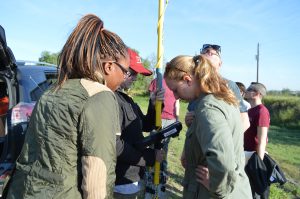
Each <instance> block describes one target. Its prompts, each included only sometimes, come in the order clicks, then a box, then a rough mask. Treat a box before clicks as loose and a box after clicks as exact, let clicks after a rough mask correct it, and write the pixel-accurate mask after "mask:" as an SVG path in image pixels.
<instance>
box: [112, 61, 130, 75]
mask: <svg viewBox="0 0 300 199" xmlns="http://www.w3.org/2000/svg"><path fill="white" fill-rule="evenodd" d="M113 63H115V64H116V65H117V66H118V67H119V68H120V69H121V70H122V72H123V74H124V75H125V76H126V77H129V76H130V75H131V72H129V70H127V69H126V68H125V67H124V66H122V65H121V64H119V63H118V62H113Z"/></svg>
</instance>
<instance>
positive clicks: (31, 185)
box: [7, 79, 120, 199]
mask: <svg viewBox="0 0 300 199" xmlns="http://www.w3.org/2000/svg"><path fill="white" fill-rule="evenodd" d="M118 112H119V110H118V104H117V101H116V98H115V96H114V94H113V92H111V90H109V89H108V88H107V87H106V86H104V85H102V84H99V83H96V82H92V81H89V80H85V79H81V80H80V79H72V80H68V81H67V82H65V84H63V86H62V88H61V89H59V90H57V91H53V90H51V89H50V90H48V91H46V92H45V93H44V94H43V95H42V97H41V98H40V100H39V101H38V103H37V104H36V106H35V108H34V110H33V113H32V116H31V119H30V124H29V127H28V130H27V133H26V138H25V143H24V145H23V148H22V152H21V154H20V157H19V159H18V160H17V166H16V172H15V173H14V175H13V178H12V181H11V185H10V187H9V193H8V197H7V198H14V199H21V198H39V199H41V198H62V199H68V198H70V199H77V198H111V194H112V191H113V186H114V182H115V164H116V134H117V133H119V132H120V125H119V115H118V114H119V113H118Z"/></svg>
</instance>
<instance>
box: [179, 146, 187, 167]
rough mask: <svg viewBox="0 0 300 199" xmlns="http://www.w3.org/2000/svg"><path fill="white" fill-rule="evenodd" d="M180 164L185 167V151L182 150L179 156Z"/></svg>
mask: <svg viewBox="0 0 300 199" xmlns="http://www.w3.org/2000/svg"><path fill="white" fill-rule="evenodd" d="M180 162H181V166H182V167H183V168H186V159H185V151H184V150H183V151H182V153H181V157H180Z"/></svg>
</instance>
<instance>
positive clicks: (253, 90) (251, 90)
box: [246, 88, 257, 92]
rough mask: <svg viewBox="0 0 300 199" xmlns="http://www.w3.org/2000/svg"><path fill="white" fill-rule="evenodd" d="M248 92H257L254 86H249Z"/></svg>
mask: <svg viewBox="0 0 300 199" xmlns="http://www.w3.org/2000/svg"><path fill="white" fill-rule="evenodd" d="M246 91H247V92H257V91H256V90H255V89H253V88H248V89H247V90H246Z"/></svg>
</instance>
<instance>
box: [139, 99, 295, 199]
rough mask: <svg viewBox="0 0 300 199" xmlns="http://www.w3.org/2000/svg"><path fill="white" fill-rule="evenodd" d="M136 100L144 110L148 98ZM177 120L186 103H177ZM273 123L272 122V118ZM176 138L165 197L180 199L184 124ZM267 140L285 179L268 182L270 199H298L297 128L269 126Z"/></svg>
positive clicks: (181, 117) (169, 156) (172, 147)
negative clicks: (178, 105) (178, 107)
mask: <svg viewBox="0 0 300 199" xmlns="http://www.w3.org/2000/svg"><path fill="white" fill-rule="evenodd" d="M134 99H135V101H136V102H137V103H138V104H139V105H140V107H141V108H142V110H143V111H144V112H145V111H146V108H147V106H148V98H147V97H141V96H135V97H134ZM180 105H181V107H180V121H182V122H183V121H184V115H185V112H186V107H187V104H186V103H184V102H181V103H180ZM271 124H272V121H271ZM183 126H184V128H183V130H182V131H181V133H180V136H179V137H177V138H173V139H171V142H170V145H169V153H168V172H169V178H168V185H167V191H168V193H167V194H168V198H174V199H176V198H181V197H182V190H183V188H182V186H181V180H182V178H183V174H184V170H183V168H182V167H181V164H180V161H179V158H180V155H181V151H182V148H183V144H184V139H185V132H186V127H185V125H183ZM268 136H269V143H268V145H267V151H268V152H269V154H270V155H271V157H272V158H273V159H275V160H276V161H277V163H278V164H279V165H280V167H281V168H282V170H283V171H284V173H285V174H286V177H287V178H288V182H287V183H286V184H285V185H283V186H279V185H271V195H270V199H300V129H299V130H288V129H283V128H279V127H275V126H271V128H270V130H269V134H268Z"/></svg>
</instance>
